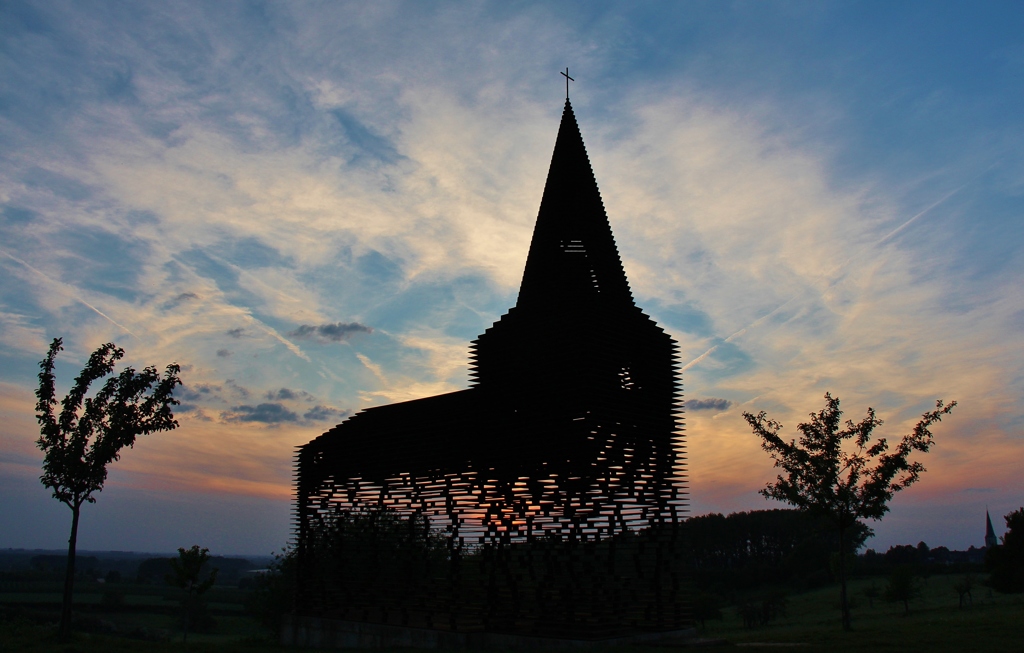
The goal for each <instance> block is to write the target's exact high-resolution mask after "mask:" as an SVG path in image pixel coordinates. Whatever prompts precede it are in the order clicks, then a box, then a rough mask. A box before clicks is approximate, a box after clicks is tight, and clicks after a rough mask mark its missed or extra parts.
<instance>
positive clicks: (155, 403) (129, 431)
mask: <svg viewBox="0 0 1024 653" xmlns="http://www.w3.org/2000/svg"><path fill="white" fill-rule="evenodd" d="M62 350H63V341H62V340H61V339H60V338H55V339H54V341H53V342H52V343H51V344H50V350H49V352H48V353H47V355H46V358H44V359H43V360H42V361H41V362H40V363H39V368H40V371H39V388H38V389H37V390H36V398H37V399H38V401H37V402H36V419H37V420H38V422H39V431H40V436H39V439H38V440H37V441H36V445H37V446H38V447H39V448H40V449H41V450H42V451H43V453H44V458H43V474H42V476H41V477H40V478H39V480H40V481H42V483H43V485H45V486H46V487H48V488H50V489H51V490H52V491H53V496H54V498H55V499H57V500H59V501H61V502H62V503H64V504H66V505H67V506H68V507H69V508H71V537H70V538H69V540H68V564H67V569H66V572H65V583H64V607H63V610H62V612H61V622H60V623H61V626H60V635H61V639H66V638H67V637H68V636H69V634H70V630H71V597H72V591H73V587H74V573H75V545H76V543H77V539H78V519H79V511H80V510H81V507H82V504H83V503H85V502H89V503H95V501H96V499H95V497H93V496H92V495H93V493H94V492H99V491H100V490H102V489H103V483H104V482H105V481H106V480H107V465H109V464H110V463H112V462H114V461H116V460H118V459H119V458H120V455H121V454H120V452H121V449H122V448H123V447H126V446H127V447H132V446H134V445H135V439H136V438H137V437H138V436H140V435H146V434H149V433H154V432H157V431H167V430H171V429H174V428H176V427H177V426H178V422H176V421H175V420H174V415H173V413H172V412H171V406H173V405H177V404H178V401H177V400H175V399H174V397H173V396H172V395H173V392H174V388H175V387H176V386H178V385H180V384H181V380H180V379H179V378H178V373H179V372H180V371H181V370H180V368H179V367H178V365H177V364H173V363H172V364H171V365H168V366H167V369H166V370H165V372H164V375H163V376H162V377H161V375H160V373H159V372H157V370H156V368H155V367H147V368H145V369H144V370H142V372H136V371H135V370H134V369H133V368H131V367H126V368H125V369H124V370H122V371H121V373H120V374H118V375H117V376H115V377H112V378H110V379H107V381H106V383H104V384H103V387H102V388H100V390H99V391H97V392H96V393H95V394H94V395H93V396H91V397H87V396H86V395H87V394H88V392H89V387H90V386H91V385H92V383H93V382H94V381H97V380H99V379H102V378H104V377H106V376H107V375H108V374H110V373H111V372H113V371H114V365H115V363H116V362H117V361H119V360H120V359H121V358H123V357H124V350H123V349H121V348H120V347H116V346H115V345H114V344H113V343H110V342H108V343H107V344H105V345H102V346H100V348H99V349H97V350H96V351H94V352H93V353H92V355H90V356H89V361H88V362H87V363H86V366H85V368H84V369H83V370H82V372H81V373H80V374H79V375H78V377H77V378H75V382H74V384H73V385H72V387H71V391H70V392H69V393H68V394H67V395H66V396H65V397H64V399H63V400H62V401H61V402H60V404H61V410H60V414H59V415H57V414H56V412H55V411H56V407H57V393H56V387H55V386H56V375H55V374H54V361H55V359H56V357H57V354H58V352H60V351H62Z"/></svg>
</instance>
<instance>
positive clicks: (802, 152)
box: [0, 2, 1024, 553]
mask: <svg viewBox="0 0 1024 653" xmlns="http://www.w3.org/2000/svg"><path fill="white" fill-rule="evenodd" d="M1022 34H1024V8H1022V7H1021V5H1020V4H1019V3H1013V2H988V3H983V4H980V5H967V4H964V3H943V2H901V3H889V2H877V3H874V2H866V3H846V2H774V3H766V2H732V3H729V2H665V3H643V4H640V3H600V2H578V3H573V2H549V3H531V2H512V3H509V2H502V3H486V2H472V3H470V2H450V3H413V2H409V3H403V2H395V3H385V2H375V3H344V2H323V3H318V2H291V3H259V2H245V3H240V2H239V3H233V2H217V3H199V2H160V3H156V2H151V3H130V4H125V3H106V2H90V3H75V2H45V3H42V2H39V3H31V2H28V3H26V2H2V3H0V75H2V78H3V80H4V83H3V84H2V85H0V492H2V494H3V496H4V497H5V500H4V501H3V502H2V503H0V523H2V524H4V528H2V529H0V547H43V548H60V547H61V546H63V545H64V543H65V542H66V538H67V529H68V516H69V514H68V511H67V509H66V508H64V507H63V506H61V505H59V504H58V503H56V502H55V501H53V500H52V499H50V498H49V494H48V492H47V491H46V490H45V488H43V487H42V486H41V485H40V484H39V482H38V475H39V465H40V461H41V454H40V453H39V452H38V451H37V450H36V449H35V447H34V439H35V438H36V437H37V435H38V430H37V427H36V424H35V419H34V413H33V399H34V398H33V396H32V392H33V389H34V386H35V375H36V373H37V371H38V368H37V365H38V362H39V360H40V359H41V358H42V357H43V355H44V354H45V351H46V347H47V345H48V343H49V341H50V340H51V339H52V338H54V337H63V338H64V341H65V345H66V352H65V353H64V354H62V356H61V359H60V363H59V364H58V374H59V375H60V378H62V379H63V381H64V383H65V388H66V386H67V384H68V383H69V382H70V379H71V378H72V377H73V376H74V374H75V373H76V372H77V370H78V369H79V368H80V367H81V365H82V364H83V363H84V361H85V359H86V357H87V356H88V354H89V352H90V351H92V350H93V349H95V348H96V347H97V346H98V345H100V344H102V343H103V342H107V341H114V342H116V343H117V344H119V345H121V346H122V347H124V348H125V349H126V350H127V352H128V357H127V358H128V359H130V362H131V363H132V364H134V365H136V366H143V365H148V364H154V365H158V366H163V365H166V364H167V363H169V362H171V361H177V362H178V363H180V364H181V365H182V366H183V378H184V379H185V383H186V385H185V388H184V389H183V391H182V393H181V399H182V402H183V403H182V406H181V407H180V410H179V413H178V415H179V421H180V422H181V426H180V428H179V429H177V430H176V431H174V432H171V433H162V434H157V435H154V436H151V437H147V438H144V439H142V440H140V441H139V443H138V446H136V447H135V449H133V450H132V451H129V452H127V453H126V454H125V456H124V457H123V459H122V460H121V461H120V462H118V463H116V464H114V465H113V466H112V467H111V474H110V479H109V481H108V483H107V487H106V489H104V491H103V492H102V494H100V495H99V497H98V502H97V503H96V504H95V505H90V506H88V507H87V508H86V509H85V511H84V513H83V514H84V517H83V520H82V526H81V528H82V530H81V533H80V539H79V546H80V547H83V548H95V549H106V548H110V549H136V550H173V549H174V548H176V547H178V546H189V545H191V544H192V543H197V544H200V545H203V546H208V547H210V548H211V550H214V551H215V552H225V553H267V552H269V551H271V550H274V549H277V548H279V547H280V546H282V545H283V544H284V543H285V542H286V540H287V538H288V528H289V523H288V519H289V509H290V508H289V498H290V492H291V488H290V483H291V457H292V452H293V450H294V447H295V446H297V445H300V444H303V443H305V442H307V441H308V440H310V439H312V438H313V437H315V436H316V435H318V434H319V433H320V432H322V431H323V430H325V429H326V428H328V427H329V426H331V425H333V424H334V423H336V422H338V421H340V420H341V419H343V417H344V416H345V415H348V414H351V413H352V412H353V411H357V410H359V409H361V408H364V407H367V406H371V405H380V404H384V403H389V402H393V401H400V400H404V399H411V398H416V397H422V396H428V395H432V394H436V393H439V392H445V391H449V390H456V389H460V388H463V387H465V386H466V384H467V361H468V357H467V353H468V350H467V345H468V342H469V340H471V339H472V338H474V337H476V336H477V335H478V334H480V333H481V332H482V331H483V330H484V329H485V328H487V326H489V325H490V324H491V323H492V322H493V321H494V320H496V319H497V318H498V317H499V316H500V315H501V314H502V313H503V312H504V311H505V310H507V309H508V308H509V307H510V306H512V305H513V304H514V303H515V298H516V292H517V288H518V283H519V280H520V276H521V274H522V270H523V265H524V263H525V259H526V250H527V247H528V245H529V239H530V235H531V230H532V225H533V220H534V219H535V217H536V212H537V208H538V206H539V203H540V195H541V190H542V188H543V183H544V178H545V174H546V168H547V164H548V161H549V159H550V155H551V148H552V146H553V144H554V137H555V133H556V130H557V126H558V120H559V116H560V113H561V108H562V101H563V96H564V92H565V87H564V84H563V81H564V80H563V78H562V77H561V76H559V75H558V71H559V70H563V69H565V67H566V66H568V67H569V70H570V73H571V74H572V76H573V77H574V78H575V79H576V81H575V82H574V83H573V84H572V89H571V92H572V99H573V106H574V108H575V110H576V114H577V116H578V118H579V121H580V125H581V128H582V130H583V135H584V139H585V141H586V143H587V147H588V151H589V153H590V156H591V160H592V163H593V166H594V169H595V173H596V175H597V178H598V184H599V185H600V187H601V190H602V194H603V197H604V201H605V204H606V207H607V209H608V214H609V218H610V220H611V223H612V228H613V230H614V232H615V234H616V238H617V240H618V244H619V248H620V252H621V254H622V257H623V260H624V265H625V267H626V271H627V274H628V275H629V278H630V282H631V284H632V287H633V291H634V295H635V296H636V297H637V300H638V303H639V304H640V305H641V306H642V307H644V309H645V310H646V311H647V312H648V313H649V314H651V315H652V316H653V317H654V318H655V319H656V320H658V321H659V323H660V324H662V325H663V326H664V327H665V328H666V329H667V330H668V331H669V332H670V333H672V335H673V336H674V337H676V338H677V339H678V340H679V342H680V347H681V351H682V358H683V360H684V362H687V365H686V369H685V371H684V378H683V381H684V387H685V390H686V397H687V402H688V405H689V408H688V411H687V418H686V419H687V434H688V446H689V460H690V470H691V471H690V474H691V488H692V508H693V510H694V512H696V513H703V512H708V511H722V512H728V511H734V510H743V509H752V508H766V507H774V504H771V503H768V502H766V501H765V500H764V499H762V498H761V497H759V496H758V495H757V494H756V491H757V489H759V488H760V487H763V485H764V483H765V482H767V481H769V480H770V479H772V478H773V477H774V474H773V470H772V467H771V463H770V461H769V460H768V458H767V457H766V455H765V454H764V453H763V452H762V451H761V450H760V448H759V446H758V442H757V441H756V439H755V438H754V436H753V435H751V433H750V432H749V428H748V427H747V426H746V424H745V423H744V421H743V419H742V413H743V411H753V412H757V411H758V410H762V409H763V410H766V411H768V413H769V415H770V416H772V417H774V418H776V419H779V420H780V421H782V422H783V423H784V424H785V425H786V427H787V428H786V430H785V431H784V433H787V432H788V433H792V432H793V431H794V427H795V426H796V424H797V423H798V422H799V421H802V419H803V418H805V417H806V415H807V413H809V412H811V411H813V410H818V409H820V408H821V407H822V406H823V401H822V396H823V395H824V393H825V392H826V391H831V392H832V393H833V394H834V395H837V396H839V397H840V398H841V399H842V400H843V406H844V408H845V409H846V410H847V411H848V415H849V416H850V417H852V418H855V419H856V418H859V417H860V416H862V415H863V413H864V411H865V410H866V408H867V407H868V406H873V407H874V408H875V409H876V410H877V411H878V413H879V415H880V416H881V417H882V418H883V419H884V420H885V421H886V424H885V426H884V427H883V429H882V430H883V434H884V435H887V436H889V437H890V438H892V437H899V436H900V435H902V434H903V433H905V432H907V431H909V429H910V428H911V427H912V426H913V424H914V422H915V421H916V419H917V417H918V416H920V414H921V413H923V412H924V411H925V410H927V409H928V408H929V407H930V406H931V405H932V404H933V403H934V401H935V400H936V399H939V398H942V399H946V400H950V399H956V400H958V401H959V402H960V405H959V406H958V408H957V409H956V411H955V412H954V413H953V414H952V415H951V416H950V417H949V418H947V420H946V421H944V422H943V423H942V424H940V425H939V426H938V427H937V428H936V429H935V432H936V439H937V445H936V447H935V448H934V449H933V451H932V452H931V453H930V454H928V455H927V456H926V457H925V458H923V461H924V462H925V464H926V466H927V467H928V469H929V471H928V472H926V473H925V474H924V476H923V478H922V481H921V482H920V483H919V484H917V485H916V486H914V487H913V488H912V489H910V490H908V491H906V492H904V493H902V494H901V495H898V497H897V498H896V499H895V500H894V502H893V510H892V512H891V513H890V515H889V516H887V517H886V519H885V520H883V521H882V522H880V523H874V524H872V526H873V527H874V528H875V531H876V533H877V535H876V537H875V538H874V539H873V540H872V541H870V542H869V546H873V547H875V548H881V549H885V548H887V547H888V546H890V545H893V544H900V543H916V542H917V541H918V540H921V539H923V540H925V541H926V542H928V543H929V544H931V545H933V546H936V545H939V544H944V545H947V546H950V547H956V548H965V547H967V546H969V545H971V544H974V545H978V546H980V545H981V543H982V541H981V540H982V535H983V533H984V531H983V528H984V510H985V508H986V506H988V507H989V508H990V509H991V511H992V514H993V518H994V523H996V525H997V531H999V532H1001V527H1002V520H1001V519H1000V516H1001V515H1003V514H1006V513H1008V512H1009V511H1010V510H1013V509H1015V508H1016V507H1018V506H1019V505H1021V503H1024V499H1022V490H1024V482H1022V481H1021V480H1020V475H1019V469H1020V466H1021V463H1022V459H1024V433H1022V430H1024V418H1022V414H1021V413H1022V407H1024V292H1022V290H1021V288H1020V279H1021V276H1022V272H1024V260H1022V254H1021V252H1022V251H1024V220H1022V214H1024V195H1022V194H1024V160H1022V154H1021V153H1022V152H1024V148H1022V145H1024V118H1022V116H1024V95H1022V90H1021V89H1022V88H1024V38H1022V36H1021V35H1022Z"/></svg>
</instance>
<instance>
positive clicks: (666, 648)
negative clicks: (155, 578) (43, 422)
mask: <svg viewBox="0 0 1024 653" xmlns="http://www.w3.org/2000/svg"><path fill="white" fill-rule="evenodd" d="M958 579H959V576H955V575H950V576H932V577H930V578H928V579H925V580H924V581H922V594H921V596H920V597H919V598H917V599H915V600H914V601H913V602H911V605H910V608H911V612H910V615H909V616H904V614H903V606H902V604H891V603H885V602H883V601H881V600H880V599H876V600H875V602H874V606H873V607H869V605H868V600H867V598H866V597H865V595H864V593H863V591H864V589H866V588H867V587H868V586H870V585H871V584H872V582H873V583H874V584H875V585H876V586H877V587H878V588H884V586H885V579H884V578H877V579H873V580H871V579H858V580H855V581H853V582H852V583H851V584H850V596H851V598H852V600H853V603H854V606H855V607H854V610H853V626H854V630H853V632H850V633H845V632H843V631H842V629H841V627H840V621H839V591H838V588H836V587H828V588H824V589H820V590H814V591H811V592H806V593H802V594H795V595H791V596H790V597H789V603H788V606H787V614H786V616H784V617H780V618H779V619H778V620H776V621H773V622H772V623H771V624H769V625H768V626H766V627H763V628H755V629H747V628H744V627H743V625H742V622H741V621H740V619H739V617H738V616H737V615H736V611H735V608H733V607H728V608H724V609H723V610H722V612H723V616H724V618H723V619H722V620H721V621H709V622H708V625H707V629H706V630H703V631H701V632H700V637H701V638H703V639H717V640H725V641H726V642H728V644H727V645H728V646H730V647H734V648H735V649H738V650H748V646H749V648H750V649H753V650H760V647H756V646H750V645H757V644H774V645H775V646H772V647H771V648H770V650H793V651H806V652H808V653H813V652H817V651H820V652H822V653H845V652H849V651H871V652H875V651H880V652H886V651H893V652H897V651H898V652H900V653H912V652H916V651H922V652H928V653H931V652H934V653H946V652H948V653H954V652H955V653H963V652H974V651H977V652H978V653H1018V652H1019V653H1024V595H1002V594H998V593H994V592H992V591H991V590H989V589H988V588H985V587H981V586H979V587H977V589H976V590H975V591H974V605H973V606H971V607H969V608H965V609H962V610H961V609H958V607H957V603H958V598H957V594H956V592H955V591H954V590H953V584H954V583H955V582H956V581H957V580H958ZM117 587H118V589H119V590H121V591H123V592H124V593H125V602H126V604H127V605H129V606H135V607H133V608H132V609H130V610H126V611H119V612H104V611H102V609H101V608H100V606H99V605H97V604H98V602H99V598H100V597H101V596H102V590H103V589H104V588H103V587H102V586H98V587H97V588H93V587H87V588H85V591H83V592H82V593H81V594H79V593H77V592H76V601H77V602H78V603H79V604H80V605H89V608H88V611H87V612H86V611H83V612H82V614H86V613H87V614H88V615H89V616H91V617H94V618H98V619H103V620H107V621H109V622H111V623H114V624H116V625H117V627H118V629H119V630H130V629H131V628H133V627H145V628H149V629H151V630H153V629H164V630H169V629H170V626H171V616H170V614H169V609H170V608H172V607H173V606H174V603H173V602H172V600H171V597H170V594H169V593H168V591H167V590H166V589H165V588H160V587H155V586H137V585H130V584H124V585H120V586H117ZM108 588H109V586H108ZM34 589H36V588H33V587H30V586H25V591H24V592H10V591H7V592H4V593H3V594H0V604H2V603H5V602H8V603H10V602H16V603H18V604H20V605H22V606H25V605H26V604H31V605H29V606H28V608H25V610H29V611H36V614H35V615H34V618H33V619H32V620H29V619H26V618H24V617H17V616H11V617H9V618H8V619H7V620H5V621H0V653H8V652H10V653H21V652H24V653H29V652H31V653H36V652H38V653H100V652H104V653H106V652H110V653H136V652H141V651H146V652H149V651H152V652H154V653H162V652H167V653H171V652H178V651H184V650H185V648H184V646H183V644H182V642H181V635H180V633H179V632H174V633H173V637H174V639H173V641H143V640H138V639H130V638H127V637H120V636H117V637H115V636H109V635H92V634H85V633H76V634H75V636H74V640H73V641H72V642H70V643H69V644H66V645H65V644H59V643H57V641H56V626H55V625H54V623H49V624H47V623H40V621H39V619H38V616H39V614H46V615H52V616H53V619H52V621H53V622H55V621H56V616H57V614H58V610H59V602H60V595H59V594H55V593H53V592H37V591H33V590H34ZM47 589H48V588H47ZM94 589H95V590H96V591H93V590H94ZM210 598H211V599H216V602H213V601H211V607H214V606H215V607H216V608H217V609H218V611H219V613H218V614H216V616H215V618H216V619H217V623H218V627H217V632H216V633H214V634H190V635H189V647H188V650H189V651H195V652H199V653H205V652H207V651H209V652H213V651H218V652H221V651H223V652H225V653H235V652H238V653H242V652H253V653H258V652H260V651H271V650H281V649H280V648H279V647H278V646H277V644H276V642H275V641H274V640H275V638H274V637H273V636H272V634H271V633H268V632H266V631H264V630H263V629H261V628H260V627H259V625H258V624H256V623H255V622H254V621H253V620H252V619H250V618H249V617H247V616H246V615H244V613H243V612H242V605H241V604H242V601H243V599H244V593H243V592H241V591H238V590H235V589H233V588H216V591H214V590H211V592H210ZM44 599H45V600H44ZM37 604H38V607H37ZM145 606H150V607H153V608H154V610H156V611H155V612H147V611H145V610H144V609H140V608H143V607H145ZM44 609H45V612H44ZM9 614H16V611H15V613H9ZM43 621H45V619H44V620H43ZM780 644H782V645H785V644H791V645H794V646H779V645H780ZM292 650H295V649H292ZM574 650H575V651H580V653H583V652H582V651H581V650H580V649H574ZM595 650H605V651H607V650H608V649H597V648H596V647H595ZM615 650H616V651H618V652H621V653H659V652H665V653H668V652H670V651H673V650H680V651H686V650H691V648H690V647H688V646H684V645H683V644H682V643H668V642H663V643H661V644H659V645H658V646H657V647H654V646H631V647H623V648H621V649H615Z"/></svg>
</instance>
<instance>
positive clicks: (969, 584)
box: [953, 574, 974, 609]
mask: <svg viewBox="0 0 1024 653" xmlns="http://www.w3.org/2000/svg"><path fill="white" fill-rule="evenodd" d="M973 587H974V576H971V575H970V574H967V575H966V576H963V577H962V578H960V580H958V581H957V582H956V583H954V584H953V591H955V592H956V593H957V595H958V596H959V597H960V603H959V604H958V605H957V607H958V608H960V609H963V607H964V597H966V598H967V604H968V605H974V597H973V596H972V595H971V589H972V588H973Z"/></svg>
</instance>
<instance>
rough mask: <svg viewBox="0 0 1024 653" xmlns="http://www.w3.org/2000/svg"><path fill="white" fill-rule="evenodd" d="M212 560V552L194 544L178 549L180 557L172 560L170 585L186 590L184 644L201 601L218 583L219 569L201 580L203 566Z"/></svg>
mask: <svg viewBox="0 0 1024 653" xmlns="http://www.w3.org/2000/svg"><path fill="white" fill-rule="evenodd" d="M209 559H210V550H209V549H207V548H202V549H200V548H199V545H198V544H193V545H192V548H191V549H184V548H179V549H178V557H177V558H171V573H169V574H167V576H166V580H167V584H168V585H174V586H175V587H180V588H182V589H183V590H185V597H184V598H183V599H182V601H181V607H182V616H183V617H184V622H183V623H184V626H185V633H184V637H183V639H184V642H185V643H186V644H187V643H188V625H189V621H190V618H191V617H192V616H193V615H194V614H196V613H198V612H199V607H200V601H201V597H202V595H203V594H205V593H206V590H208V589H210V588H211V587H213V584H214V583H215V582H216V581H217V571H218V570H217V568H216V567H214V568H213V569H211V570H210V575H209V576H208V577H207V578H206V580H204V581H200V580H199V576H200V574H202V572H203V566H205V565H206V563H207V561H208V560H209Z"/></svg>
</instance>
